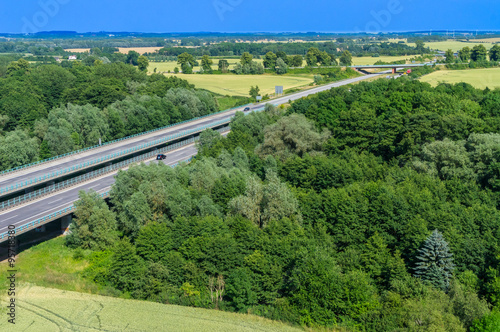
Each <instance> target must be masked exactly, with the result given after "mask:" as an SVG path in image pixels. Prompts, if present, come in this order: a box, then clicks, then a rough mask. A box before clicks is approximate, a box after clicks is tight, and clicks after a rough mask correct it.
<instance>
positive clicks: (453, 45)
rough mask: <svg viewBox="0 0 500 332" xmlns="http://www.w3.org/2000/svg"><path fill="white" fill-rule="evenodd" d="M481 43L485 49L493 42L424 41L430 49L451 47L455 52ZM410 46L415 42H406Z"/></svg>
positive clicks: (447, 48)
mask: <svg viewBox="0 0 500 332" xmlns="http://www.w3.org/2000/svg"><path fill="white" fill-rule="evenodd" d="M479 44H481V45H483V46H484V47H486V49H490V48H491V47H492V46H493V44H492V43H484V42H483V43H479V42H460V41H457V40H447V41H444V42H431V43H425V47H430V48H431V50H439V51H446V50H449V49H451V50H452V51H453V52H457V51H458V50H460V49H462V48H464V47H465V46H468V47H469V48H473V47H474V46H476V45H479ZM408 45H410V46H415V43H408Z"/></svg>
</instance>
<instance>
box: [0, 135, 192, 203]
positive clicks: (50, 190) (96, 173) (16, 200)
mask: <svg viewBox="0 0 500 332" xmlns="http://www.w3.org/2000/svg"><path fill="white" fill-rule="evenodd" d="M198 139H199V137H194V138H190V139H187V140H183V141H181V142H178V143H175V144H172V145H169V146H166V147H164V148H161V149H157V150H155V151H151V152H148V153H145V154H142V155H140V156H136V157H134V158H131V159H127V160H124V161H121V162H119V163H116V164H113V165H110V166H106V167H104V168H101V169H99V170H96V171H92V172H89V173H85V174H82V175H80V176H77V177H75V178H71V179H68V180H66V181H63V182H59V183H56V184H53V185H50V186H48V187H45V188H41V189H38V190H35V191H33V192H30V193H27V194H24V195H22V196H19V197H15V198H12V199H9V200H8V201H5V202H2V203H1V204H0V211H2V210H5V209H9V208H11V207H14V206H17V205H19V204H22V203H25V202H30V201H32V200H35V199H38V198H40V197H42V196H46V195H48V194H52V193H54V192H55V191H58V190H60V189H63V188H65V187H69V186H73V185H75V184H78V183H81V182H83V181H87V180H89V179H92V178H95V177H98V176H101V175H103V174H106V173H110V172H112V171H115V170H117V169H120V168H123V167H125V166H127V165H130V164H134V163H137V162H139V161H142V160H146V159H149V158H152V157H153V156H155V155H157V154H158V153H163V152H169V151H172V150H175V149H177V148H179V147H181V146H184V145H188V144H191V143H194V142H195V141H197V140H198Z"/></svg>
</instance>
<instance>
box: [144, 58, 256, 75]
mask: <svg viewBox="0 0 500 332" xmlns="http://www.w3.org/2000/svg"><path fill="white" fill-rule="evenodd" d="M219 60H221V59H212V61H213V62H214V63H213V64H212V69H213V70H217V69H218V65H219ZM226 60H227V62H228V63H229V69H234V66H235V65H236V64H237V63H240V59H226ZM253 61H255V62H258V63H262V61H263V60H262V59H254V60H253ZM198 62H201V60H199V59H198ZM175 67H177V68H179V70H180V69H181V66H180V65H178V64H177V61H165V62H153V61H150V62H149V67H148V72H149V73H150V74H151V73H153V72H154V69H155V68H156V72H157V73H168V71H169V70H170V72H172V73H173V72H174V68H175ZM200 69H201V67H199V66H196V67H194V68H193V70H194V71H199V70H200Z"/></svg>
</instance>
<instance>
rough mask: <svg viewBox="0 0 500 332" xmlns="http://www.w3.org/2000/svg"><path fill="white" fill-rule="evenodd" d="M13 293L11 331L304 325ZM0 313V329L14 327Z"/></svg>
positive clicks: (37, 291)
mask: <svg viewBox="0 0 500 332" xmlns="http://www.w3.org/2000/svg"><path fill="white" fill-rule="evenodd" d="M16 295H17V298H16V303H17V307H16V325H15V331H28V330H29V331H303V330H302V329H300V328H295V327H291V326H288V325H285V324H283V323H280V322H276V321H271V320H267V319H265V318H261V317H257V316H253V315H246V314H234V313H229V312H223V311H216V310H210V309H199V308H192V307H182V306H175V305H166V304H161V303H153V302H146V301H137V300H125V299H120V298H113V297H106V296H100V295H91V294H83V293H77V292H70V291H64V290H58V289H52V288H44V287H39V286H32V285H24V286H21V287H20V288H19V291H18V292H17V294H16ZM6 306H7V303H6V302H5V301H2V307H6ZM2 316H4V317H2V319H1V320H0V330H1V331H14V330H13V329H12V325H11V324H10V323H8V322H7V318H6V317H7V316H6V314H5V313H4V314H2Z"/></svg>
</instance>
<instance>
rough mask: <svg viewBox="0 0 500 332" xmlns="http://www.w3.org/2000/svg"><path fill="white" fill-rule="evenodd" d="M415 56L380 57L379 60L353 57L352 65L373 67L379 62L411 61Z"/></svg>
mask: <svg viewBox="0 0 500 332" xmlns="http://www.w3.org/2000/svg"><path fill="white" fill-rule="evenodd" d="M413 57H414V56H413V55H406V56H380V57H378V58H374V57H361V58H358V57H353V58H352V64H353V65H373V64H374V63H375V62H377V61H383V62H393V61H400V60H406V61H409V60H410V59H411V58H413Z"/></svg>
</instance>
